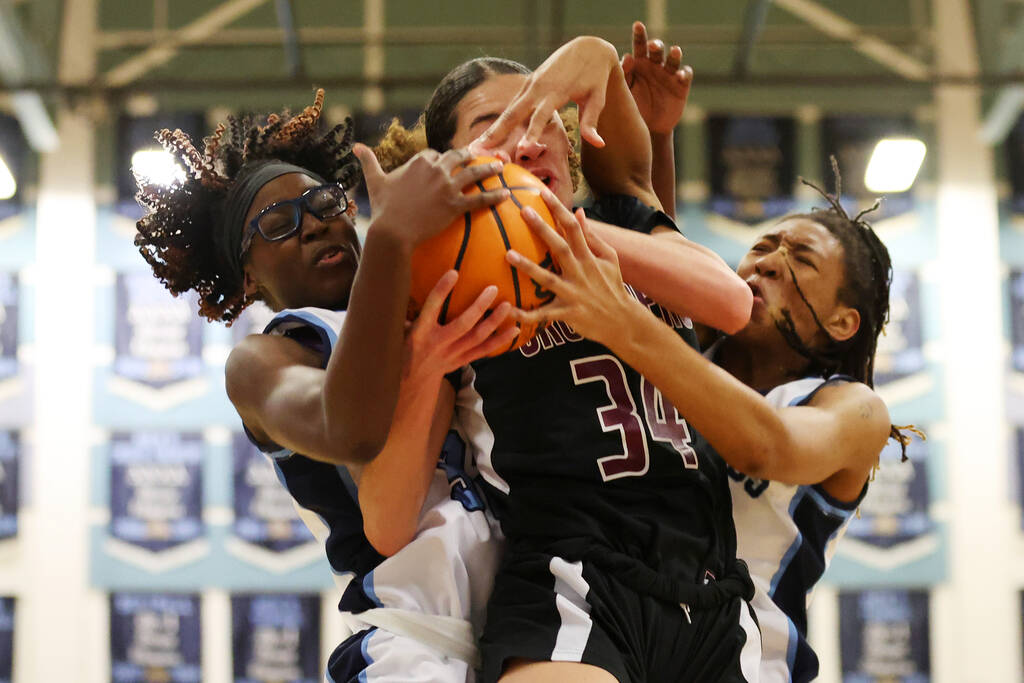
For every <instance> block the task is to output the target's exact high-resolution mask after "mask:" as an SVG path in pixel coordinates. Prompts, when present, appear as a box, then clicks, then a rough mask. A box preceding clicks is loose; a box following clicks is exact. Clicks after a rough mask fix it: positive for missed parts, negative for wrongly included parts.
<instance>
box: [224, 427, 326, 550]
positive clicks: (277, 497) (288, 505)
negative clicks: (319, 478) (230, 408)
mask: <svg viewBox="0 0 1024 683" xmlns="http://www.w3.org/2000/svg"><path fill="white" fill-rule="evenodd" d="M232 451H233V456H234V458H233V459H234V484H235V486H234V491H235V501H234V507H235V521H234V524H233V527H232V528H233V531H234V533H235V535H236V536H238V537H239V538H241V539H242V540H244V541H246V542H248V543H252V544H253V545H258V546H262V547H263V548H265V549H267V550H269V551H272V552H283V551H285V550H290V549H292V548H294V547H296V546H300V545H304V544H306V543H309V542H311V541H313V540H314V538H313V535H312V534H311V533H310V532H309V530H308V529H307V528H306V525H305V524H303V523H302V520H300V519H299V516H298V513H297V512H296V511H295V506H294V505H293V504H292V497H291V495H290V494H289V493H288V490H287V489H286V488H285V487H284V485H283V484H282V483H281V481H280V480H279V479H278V476H277V472H276V471H275V470H274V465H273V464H272V463H271V462H270V459H269V458H268V457H267V456H266V455H264V454H263V453H261V452H260V451H259V449H257V448H256V447H255V446H253V445H252V443H251V442H250V441H249V439H248V438H246V436H245V434H235V435H234V437H233V439H232Z"/></svg>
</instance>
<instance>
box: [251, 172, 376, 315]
mask: <svg viewBox="0 0 1024 683" xmlns="http://www.w3.org/2000/svg"><path fill="white" fill-rule="evenodd" d="M319 184H320V183H318V182H317V181H315V180H313V179H312V178H310V177H309V176H307V175H304V174H302V173H288V174H285V175H282V176H279V177H277V178H275V179H274V180H271V181H270V182H269V183H267V184H266V185H264V186H263V187H262V188H260V191H259V192H257V193H256V196H255V198H253V202H252V206H250V207H249V212H248V213H247V214H246V216H245V223H244V225H249V223H250V222H251V221H252V219H253V218H255V217H256V214H258V213H259V212H260V211H262V210H263V209H264V208H266V207H267V206H270V205H271V204H273V203H275V202H280V201H283V200H286V199H294V198H296V197H299V196H300V195H302V193H303V192H305V191H306V190H308V189H310V188H313V187H317V186H318V185H319ZM359 256H360V247H359V239H358V237H357V236H356V229H355V225H354V224H353V223H352V219H351V218H350V217H349V216H348V214H345V213H343V214H341V215H339V216H336V217H334V218H329V219H327V220H323V221H322V220H320V219H319V218H317V217H316V216H313V215H312V214H310V213H309V212H303V216H302V225H301V227H300V229H299V230H298V231H297V232H296V233H295V234H294V235H291V236H290V237H288V238H286V239H283V240H279V241H276V242H268V241H267V240H265V239H263V237H262V236H260V235H259V234H257V235H255V236H253V240H252V245H251V246H250V247H249V251H248V253H247V254H246V256H245V260H244V264H243V268H244V273H245V292H246V294H249V295H257V296H259V297H260V298H262V299H263V300H264V301H265V302H266V303H267V305H268V306H270V307H271V308H273V309H275V310H279V309H281V308H298V307H302V306H316V307H319V308H329V309H339V308H343V307H344V306H346V305H347V303H348V295H349V291H350V290H351V289H352V281H353V279H354V278H355V273H356V267H357V266H358V265H359Z"/></svg>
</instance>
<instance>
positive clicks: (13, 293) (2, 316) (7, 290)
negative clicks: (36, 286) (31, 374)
mask: <svg viewBox="0 0 1024 683" xmlns="http://www.w3.org/2000/svg"><path fill="white" fill-rule="evenodd" d="M17 374H18V276H17V275H16V274H14V273H0V382H2V381H3V380H5V379H10V378H11V377H14V376H15V375H17Z"/></svg>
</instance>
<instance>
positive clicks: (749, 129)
mask: <svg viewBox="0 0 1024 683" xmlns="http://www.w3.org/2000/svg"><path fill="white" fill-rule="evenodd" d="M707 125H708V156H709V164H708V168H709V171H710V175H711V196H710V199H709V201H708V210H709V211H711V212H713V213H716V214H720V215H721V216H724V217H726V218H728V219H731V220H733V221H737V222H741V223H746V224H749V225H753V224H756V223H761V222H763V221H766V220H769V219H772V218H777V217H779V216H783V215H785V214H787V213H790V212H791V211H792V210H793V209H794V207H795V202H794V199H793V184H794V182H795V181H796V170H795V161H794V159H795V146H794V139H795V130H796V126H795V124H794V121H793V119H791V118H782V117H768V116H711V117H709V118H708V120H707Z"/></svg>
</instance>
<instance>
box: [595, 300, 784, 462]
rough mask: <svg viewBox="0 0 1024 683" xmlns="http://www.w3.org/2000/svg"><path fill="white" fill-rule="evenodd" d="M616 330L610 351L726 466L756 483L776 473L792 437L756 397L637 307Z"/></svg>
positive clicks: (773, 410) (758, 396)
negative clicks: (672, 408)
mask: <svg viewBox="0 0 1024 683" xmlns="http://www.w3.org/2000/svg"><path fill="white" fill-rule="evenodd" d="M619 329H620V330H622V333H621V335H620V336H619V337H618V338H617V339H613V340H610V342H609V343H608V346H609V348H611V349H612V350H613V351H614V352H615V353H616V355H618V356H619V357H620V358H621V359H622V360H623V361H625V362H626V363H628V364H629V365H630V366H632V367H633V368H635V369H636V370H637V371H638V372H639V373H641V374H642V375H643V376H644V377H646V378H647V380H648V381H650V382H651V383H653V384H654V385H655V386H656V387H657V388H658V389H659V390H660V391H661V393H662V394H663V396H664V397H665V400H666V401H668V402H669V403H671V404H672V405H673V406H675V408H676V410H678V412H679V414H680V415H682V416H683V418H684V419H685V420H686V421H687V422H688V423H689V424H691V425H692V426H693V427H695V428H696V429H697V430H698V431H699V432H700V433H701V434H702V435H703V436H704V438H706V439H707V440H708V442H709V443H710V444H711V445H712V446H713V447H714V448H715V450H716V451H717V452H718V453H719V454H720V455H721V456H722V458H723V459H724V460H725V461H726V462H728V463H729V464H730V465H732V466H733V467H735V468H736V469H738V470H740V471H741V472H744V473H745V474H748V475H751V476H755V477H764V475H765V473H768V472H773V471H775V470H777V462H778V460H779V457H780V454H781V453H785V452H787V450H789V449H792V447H793V446H792V441H791V438H790V434H791V432H790V430H789V427H788V426H787V425H786V424H785V422H784V421H783V420H782V419H781V416H780V415H779V413H778V411H776V410H775V408H774V407H773V406H771V405H770V404H769V403H768V402H767V401H765V400H764V398H763V397H762V396H761V395H760V394H759V393H757V392H756V391H754V390H753V389H751V388H750V387H748V386H746V385H745V384H743V383H742V382H740V381H739V380H737V379H736V378H735V377H733V376H732V375H730V374H729V373H728V372H726V371H725V370H723V369H722V368H720V367H718V366H716V365H714V364H713V363H711V362H709V361H708V360H707V359H705V358H704V357H703V356H701V355H700V353H698V352H697V351H696V350H695V349H693V348H692V347H690V346H689V345H687V344H686V343H685V342H684V341H683V340H682V339H681V338H680V337H679V335H678V334H676V333H675V332H674V331H673V330H672V329H671V328H669V327H668V326H667V325H664V324H663V323H662V322H661V321H660V320H658V319H656V318H655V317H654V316H652V315H650V313H649V312H648V311H647V310H645V309H644V308H642V307H641V306H639V305H630V307H629V309H628V313H627V314H626V316H625V323H624V324H623V325H621V326H619ZM723 406H728V407H729V408H728V410H724V409H723Z"/></svg>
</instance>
